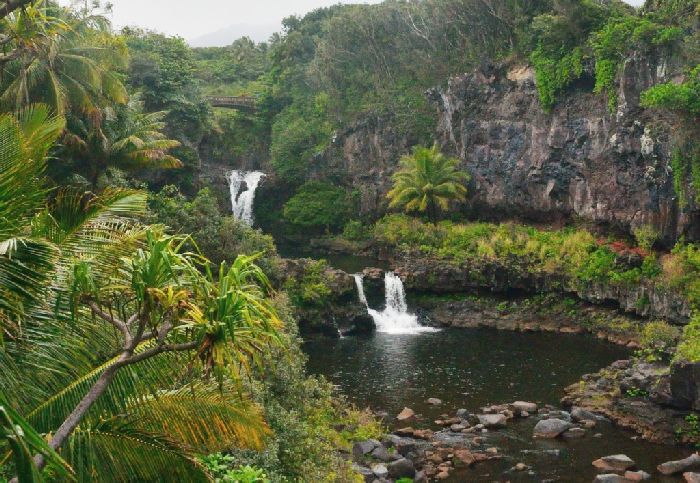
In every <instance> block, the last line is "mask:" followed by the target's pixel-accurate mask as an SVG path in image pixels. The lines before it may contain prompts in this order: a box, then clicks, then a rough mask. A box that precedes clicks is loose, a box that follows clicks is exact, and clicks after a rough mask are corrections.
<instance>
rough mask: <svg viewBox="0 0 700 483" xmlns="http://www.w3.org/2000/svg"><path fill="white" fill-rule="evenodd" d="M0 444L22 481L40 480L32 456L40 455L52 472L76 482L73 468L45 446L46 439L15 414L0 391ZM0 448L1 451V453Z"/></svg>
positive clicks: (37, 481) (39, 473) (0, 448)
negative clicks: (5, 447)
mask: <svg viewBox="0 0 700 483" xmlns="http://www.w3.org/2000/svg"><path fill="white" fill-rule="evenodd" d="M0 442H4V443H5V444H6V445H7V447H8V448H7V449H9V452H10V455H7V456H5V457H4V458H2V459H1V460H0V462H2V460H7V459H8V457H9V456H11V457H12V461H13V463H14V467H15V468H14V469H15V473H16V476H17V477H18V478H19V481H21V482H32V483H34V482H36V483H39V482H41V481H43V478H42V477H41V472H40V471H39V469H38V468H37V466H36V464H35V462H34V455H35V454H41V455H43V456H44V458H46V459H47V460H48V463H49V467H50V470H51V472H52V473H53V474H54V475H55V476H57V477H60V478H61V479H62V480H63V481H75V478H74V475H73V470H72V468H71V467H70V466H69V465H68V463H66V462H65V461H64V460H63V459H62V458H61V457H60V456H59V455H58V453H56V451H54V450H53V449H52V448H51V447H49V445H48V444H47V443H46V440H45V439H44V438H43V437H42V436H41V435H40V434H39V433H38V432H36V430H35V429H34V428H33V427H32V426H31V425H30V424H29V423H28V422H27V421H25V420H24V418H22V416H20V415H19V413H18V412H17V411H15V410H14V409H13V408H12V406H11V405H10V404H9V402H8V401H7V398H6V397H5V394H3V393H2V392H1V391H0ZM2 449H3V448H2V445H0V451H2ZM0 456H2V454H1V453H0Z"/></svg>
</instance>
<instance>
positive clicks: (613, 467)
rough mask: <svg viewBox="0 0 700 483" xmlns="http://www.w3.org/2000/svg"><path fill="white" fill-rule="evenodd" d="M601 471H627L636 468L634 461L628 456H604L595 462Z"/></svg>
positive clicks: (594, 464)
mask: <svg viewBox="0 0 700 483" xmlns="http://www.w3.org/2000/svg"><path fill="white" fill-rule="evenodd" d="M593 466H595V467H596V468H597V469H599V470H600V471H619V472H623V471H626V470H628V469H630V468H632V467H633V466H634V461H633V460H632V459H631V458H630V457H629V456H627V455H624V454H614V455H611V456H603V457H602V458H600V459H597V460H595V461H594V462H593Z"/></svg>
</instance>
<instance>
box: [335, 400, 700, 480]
mask: <svg viewBox="0 0 700 483" xmlns="http://www.w3.org/2000/svg"><path fill="white" fill-rule="evenodd" d="M428 402H429V403H430V404H435V405H440V404H441V403H442V401H441V400H440V399H437V398H431V399H429V400H428ZM524 419H534V420H536V423H535V425H534V428H533V429H532V434H531V437H532V438H533V439H545V440H546V439H551V440H554V439H562V440H574V439H580V438H586V437H592V438H600V437H602V434H601V433H599V432H597V429H596V428H597V426H598V425H599V424H606V423H607V422H609V421H608V420H607V418H606V417H605V416H604V415H601V414H598V413H594V412H591V411H589V410H587V409H585V408H582V407H577V406H574V407H572V408H571V410H570V411H565V410H562V409H558V408H555V407H553V406H550V405H545V406H542V407H540V406H538V405H537V404H536V403H532V402H526V401H515V402H513V403H509V404H499V405H492V406H487V407H483V408H480V409H479V411H478V412H476V413H470V412H469V411H468V410H467V409H459V410H457V411H456V413H455V414H453V415H448V414H443V415H442V416H441V419H438V420H436V421H434V426H435V427H438V428H439V429H429V428H423V429H415V428H414V427H413V426H412V425H413V424H415V423H419V415H417V414H416V413H415V412H414V411H413V410H412V409H410V408H404V409H403V411H401V413H399V414H398V415H397V416H396V418H395V421H394V423H395V424H398V425H399V426H401V427H400V428H398V429H396V430H394V431H393V432H391V433H390V434H387V435H385V436H384V437H383V438H382V439H381V440H372V439H370V440H366V441H359V442H356V443H355V444H354V445H353V448H352V454H351V455H348V457H350V458H352V461H353V468H354V469H355V471H356V472H357V473H359V474H360V475H362V477H363V478H364V480H365V481H366V482H367V483H385V482H391V481H397V480H400V479H401V478H410V479H412V481H414V482H428V481H440V480H445V479H448V478H450V477H457V478H459V477H462V478H464V471H465V470H467V469H469V468H473V467H475V466H478V465H486V464H488V462H489V461H493V460H500V459H502V458H511V459H512V457H513V456H514V455H507V454H504V453H503V450H502V448H499V447H497V446H494V445H493V439H492V438H491V437H490V436H492V435H493V433H497V432H499V431H502V430H505V429H506V428H507V427H508V426H510V425H511V424H513V422H515V421H516V420H524ZM419 424H420V423H419ZM552 452H553V454H549V453H552ZM549 453H548V454H547V456H549V457H551V456H559V455H560V450H558V449H552V450H549ZM689 453H690V455H689V456H688V457H687V458H684V459H680V460H673V461H668V462H664V463H662V464H660V465H658V466H657V467H656V468H641V467H640V466H638V465H637V463H636V462H635V461H633V460H632V459H631V458H629V457H628V456H626V455H624V454H615V455H608V456H603V457H601V458H598V459H596V460H594V461H592V462H591V465H592V467H593V468H594V470H595V472H597V476H596V477H595V479H594V482H615V483H627V482H634V481H645V480H648V481H653V478H655V477H656V476H657V475H658V476H669V475H678V476H680V475H681V474H683V476H684V477H685V479H686V481H697V480H695V479H693V478H698V477H700V473H695V471H700V456H698V454H697V453H692V452H690V451H689ZM508 466H510V465H507V467H508ZM505 474H506V475H508V477H514V476H515V475H516V474H523V475H526V476H528V477H530V478H533V477H535V478H536V477H537V476H538V475H537V471H536V468H534V467H533V466H530V465H528V464H526V463H524V462H522V461H519V462H517V463H515V464H513V465H512V466H511V467H510V468H509V469H507V470H506V471H505ZM547 481H548V480H547Z"/></svg>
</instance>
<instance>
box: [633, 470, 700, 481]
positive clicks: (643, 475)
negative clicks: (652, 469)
mask: <svg viewBox="0 0 700 483" xmlns="http://www.w3.org/2000/svg"><path fill="white" fill-rule="evenodd" d="M625 478H627V479H628V480H632V481H645V480H651V475H650V474H649V473H647V472H646V471H641V470H640V471H625ZM698 483H700V481H698Z"/></svg>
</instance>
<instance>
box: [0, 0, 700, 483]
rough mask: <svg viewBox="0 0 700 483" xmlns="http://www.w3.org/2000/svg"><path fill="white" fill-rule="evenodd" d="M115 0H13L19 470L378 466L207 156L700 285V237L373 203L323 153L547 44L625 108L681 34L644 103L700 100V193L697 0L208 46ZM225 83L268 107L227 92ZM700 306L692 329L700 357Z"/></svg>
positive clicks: (476, 3)
mask: <svg viewBox="0 0 700 483" xmlns="http://www.w3.org/2000/svg"><path fill="white" fill-rule="evenodd" d="M106 8H108V6H106V5H100V4H99V2H98V3H92V4H90V5H88V6H87V7H86V8H67V7H62V6H59V5H58V4H57V3H55V2H53V1H51V0H5V1H0V45H2V52H1V53H0V70H1V72H0V342H1V347H0V364H1V365H2V368H3V370H2V371H0V398H1V399H0V416H1V418H0V429H1V431H0V455H2V460H0V461H2V469H1V470H0V479H7V480H10V481H17V480H16V479H17V478H18V479H19V481H53V480H56V481H71V480H77V481H92V480H95V479H99V480H100V481H123V480H126V479H128V478H137V479H138V480H140V481H157V480H158V479H159V478H160V476H161V475H163V474H167V475H170V476H171V477H172V479H173V480H182V481H208V480H210V479H212V478H218V479H220V480H222V481H238V480H242V481H256V479H258V478H265V479H268V480H271V481H295V480H303V481H333V480H338V481H353V479H354V478H356V475H353V474H352V472H351V469H350V467H349V464H348V463H347V462H346V461H345V460H343V459H342V458H340V456H339V455H338V450H341V449H344V450H347V449H348V446H349V443H351V442H352V441H355V440H359V439H366V438H368V437H377V436H379V435H380V433H381V427H380V426H379V425H378V424H377V423H376V421H374V420H373V419H372V417H370V416H369V415H368V414H366V413H365V412H362V411H358V410H356V409H353V408H350V407H348V405H347V404H345V403H344V402H343V401H342V400H339V399H338V397H337V395H335V394H334V393H333V391H332V388H331V386H330V384H328V383H327V382H326V381H324V380H321V379H317V378H314V377H308V376H307V375H306V374H305V372H304V356H303V355H302V353H301V350H300V347H299V340H298V334H297V326H296V322H295V320H294V317H293V315H292V314H293V307H292V302H293V301H292V302H290V300H289V297H288V295H287V294H286V293H285V290H284V284H283V274H282V273H281V270H282V269H281V261H280V259H279V257H278V255H277V252H276V249H275V245H274V242H273V240H272V238H271V237H270V236H269V235H266V234H263V233H262V232H261V231H260V230H255V229H252V228H250V227H248V226H246V225H244V224H242V223H240V222H237V221H236V220H234V219H233V217H231V216H230V215H229V214H228V211H226V210H227V208H225V206H226V205H225V204H222V200H221V195H220V193H217V192H216V190H215V189H214V188H213V187H211V186H207V182H206V180H205V177H203V176H202V174H204V173H203V169H202V167H203V163H205V164H207V165H211V164H217V163H218V164H223V165H225V166H227V165H228V163H230V162H231V161H240V160H242V159H249V160H254V161H255V162H257V163H258V164H262V163H268V162H269V168H270V170H271V171H272V172H271V173H270V174H271V175H274V177H275V178H276V181H277V182H278V183H279V185H280V186H281V188H280V189H279V193H280V198H279V199H277V200H276V201H275V202H274V203H273V202H263V203H261V205H260V207H259V209H258V216H259V218H260V221H261V223H262V224H263V225H267V224H271V223H272V222H275V223H284V224H285V225H286V226H287V229H288V230H290V231H293V232H295V233H297V234H298V233H300V232H301V233H333V232H335V233H341V232H342V233H345V235H346V236H347V237H348V238H354V239H366V238H368V237H375V238H377V239H379V240H381V241H382V242H384V243H388V244H394V245H397V246H399V245H403V246H410V248H417V249H420V250H422V251H423V252H425V253H429V254H433V255H435V254H437V255H439V256H446V257H452V258H456V259H465V258H468V257H491V258H499V257H507V256H511V255H516V256H521V257H524V259H525V260H526V261H527V262H528V263H531V264H532V266H533V267H534V269H537V270H554V269H561V270H564V271H566V273H568V274H570V275H571V276H572V277H575V278H577V279H579V280H582V281H587V280H606V281H613V282H615V283H618V282H619V283H623V282H627V281H639V280H641V279H643V278H660V279H663V281H664V283H667V284H669V286H679V285H682V286H686V287H689V290H690V293H691V297H692V301H693V303H694V304H700V295H698V294H700V287H698V281H697V280H698V271H699V270H700V255H699V253H700V252H699V251H698V248H697V247H695V246H694V245H686V244H685V243H682V242H679V244H678V245H677V247H676V249H674V253H673V254H672V255H673V257H672V258H667V259H664V260H665V261H666V263H667V264H668V265H666V264H664V260H659V259H658V258H657V257H656V256H655V255H654V254H653V253H652V252H651V248H652V245H653V242H654V236H653V234H650V233H646V234H645V233H641V232H640V234H639V236H638V237H637V241H639V243H638V245H640V246H641V247H642V256H643V259H644V260H643V264H642V265H640V266H639V267H635V268H630V269H627V268H625V269H624V270H616V269H615V267H614V264H613V265H612V266H611V265H610V262H611V260H612V258H614V250H613V248H611V247H610V246H609V244H607V243H598V242H597V241H596V240H595V239H594V238H593V237H592V236H591V235H590V234H588V233H587V232H584V231H576V230H571V231H564V232H561V233H559V232H557V233H549V232H546V233H545V232H538V231H536V230H534V229H529V228H524V227H511V226H496V225H487V224H475V225H459V224H458V223H453V222H450V221H444V222H442V223H436V224H427V223H423V222H422V221H420V220H418V219H409V218H407V217H405V216H403V215H397V216H391V217H388V218H384V219H382V220H380V221H378V222H377V220H370V219H362V218H361V217H359V215H358V209H357V194H356V193H354V192H353V187H352V186H348V185H344V184H343V181H342V180H340V179H337V178H336V177H334V176H333V174H332V172H328V173H321V174H320V175H319V174H318V172H317V171H316V172H315V171H314V170H313V169H312V167H313V161H314V159H317V158H318V156H319V155H321V154H322V153H323V151H324V150H325V149H326V148H327V147H328V146H329V145H330V144H331V143H332V140H333V138H334V136H335V134H337V132H338V131H340V130H342V129H343V128H345V127H347V126H348V125H350V124H351V123H353V122H355V121H358V120H360V119H362V118H364V117H366V116H368V115H371V116H378V117H381V118H384V119H386V120H387V122H389V124H390V125H391V126H392V129H394V130H396V132H401V133H405V134H407V135H408V136H409V137H410V138H411V139H413V140H414V141H415V144H416V145H419V144H424V145H430V144H432V142H431V135H432V133H433V131H434V128H435V125H434V123H435V119H434V118H435V116H434V114H433V112H432V109H431V107H430V106H429V104H428V101H427V100H426V97H425V95H424V93H425V90H426V89H428V88H430V87H433V86H436V85H440V84H443V83H444V82H446V80H447V79H448V77H449V76H450V75H454V74H458V73H461V72H465V71H467V70H468V69H470V68H473V67H474V66H476V65H478V64H479V63H481V62H483V61H484V60H485V59H489V60H491V61H504V62H506V61H515V60H517V61H522V62H530V63H531V64H532V65H533V66H534V68H535V69H536V74H537V85H538V90H539V96H540V100H541V104H542V109H544V110H548V109H551V108H552V106H554V105H555V104H556V102H557V100H558V99H559V98H560V97H561V96H563V95H565V93H566V89H567V88H568V87H569V86H571V85H572V84H574V83H575V82H576V81H577V80H579V79H580V78H582V77H583V76H585V75H588V74H587V72H593V75H594V80H595V87H594V89H595V91H596V92H597V93H599V94H600V95H601V96H607V99H608V100H609V105H610V107H611V109H614V108H615V106H616V102H617V99H616V98H615V91H614V84H615V82H616V75H617V73H618V71H619V69H620V63H621V61H622V59H623V58H624V57H625V56H626V55H627V54H629V53H630V52H632V51H634V50H640V49H647V50H650V51H655V50H664V51H669V52H673V53H674V55H677V56H679V57H680V58H682V60H683V62H684V65H686V66H687V71H688V75H687V76H686V80H685V81H684V82H682V83H669V84H664V85H659V86H657V87H655V88H652V89H651V90H649V91H647V92H646V93H644V95H643V97H644V102H645V104H646V105H647V106H648V107H649V108H654V109H665V110H669V111H671V112H673V113H674V115H677V116H679V117H681V118H682V119H684V126H685V129H684V130H683V132H682V133H679V138H678V140H677V143H676V146H677V155H676V156H675V157H674V159H675V161H674V163H675V164H674V174H675V176H676V184H677V191H678V193H679V195H680V196H682V197H683V199H684V200H690V199H695V198H697V197H700V191H699V190H700V182H699V181H698V180H700V148H698V145H697V142H696V140H697V135H698V133H697V129H698V125H699V124H698V116H699V115H700V77H698V76H699V75H700V71H699V70H698V65H700V29H699V28H698V18H700V17H699V9H700V3H698V1H697V0H665V1H664V0H649V1H647V4H646V5H645V7H644V8H642V9H640V10H635V9H633V8H631V7H629V6H628V5H626V4H624V3H622V2H620V1H617V0H612V1H609V2H608V1H606V2H602V1H596V0H524V1H523V0H422V1H415V2H405V1H399V0H389V1H386V2H384V3H381V4H378V5H372V6H366V5H349V6H335V7H331V8H324V9H319V10H316V11H313V12H311V13H309V14H308V15H306V16H304V17H303V18H298V17H290V18H287V19H285V21H284V24H283V30H282V32H280V33H279V34H276V35H274V36H272V37H271V39H270V40H269V42H266V43H260V44H256V43H254V42H252V41H250V40H249V39H246V38H243V39H239V40H237V41H235V42H234V43H233V44H232V45H230V46H228V47H224V48H203V49H192V48H190V47H189V46H188V45H187V44H186V42H185V41H184V40H183V39H182V38H179V37H170V36H165V35H162V34H159V33H156V32H151V31H147V30H141V29H138V28H126V29H124V30H122V31H119V32H116V31H114V29H113V28H112V26H111V25H110V24H109V22H108V20H107V18H106V17H105V13H106V10H105V9H106ZM208 95H243V96H251V97H253V98H255V100H256V105H257V109H256V110H255V111H252V112H244V111H234V110H223V109H214V108H212V107H211V106H210V105H209V103H208V102H207V100H206V96H208ZM425 149H426V150H429V148H425ZM266 166H267V164H266ZM458 178H459V179H461V180H466V178H467V177H466V175H465V176H458ZM460 192H461V190H460ZM444 207H447V205H445V206H444ZM444 207H443V208H444ZM448 215H449V213H448ZM431 216H432V217H435V216H437V215H431ZM455 216H459V215H455ZM433 221H437V220H436V219H434V220H433ZM374 222H377V224H376V226H374V227H372V225H373V224H374ZM563 257H567V261H566V263H564V262H562V261H561V260H562V258H563ZM611 257H612V258H611ZM559 264H563V266H560V265H559ZM674 284H675V285H674ZM292 295H294V294H292ZM696 299H698V300H696ZM699 326H700V319H694V321H693V322H692V323H691V325H689V326H688V328H687V329H686V336H685V338H684V340H683V342H682V343H681V349H682V354H683V356H684V357H686V358H688V359H691V360H698V359H700V342H699V341H700V337H698V334H697V333H698V331H699V330H700V329H698V327H699ZM263 474H264V475H265V476H264V477H263V476H261V475H263ZM246 478H247V479H246Z"/></svg>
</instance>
